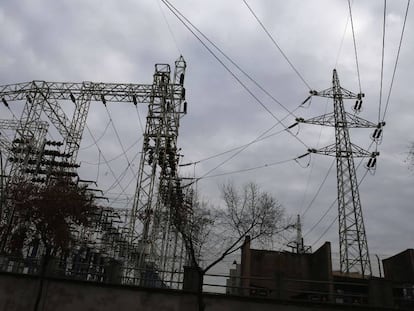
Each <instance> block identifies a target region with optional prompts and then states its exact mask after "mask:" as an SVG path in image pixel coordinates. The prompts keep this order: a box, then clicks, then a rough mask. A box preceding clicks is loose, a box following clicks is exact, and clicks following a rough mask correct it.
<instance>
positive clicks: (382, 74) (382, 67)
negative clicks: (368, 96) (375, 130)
mask: <svg viewBox="0 0 414 311" xmlns="http://www.w3.org/2000/svg"><path fill="white" fill-rule="evenodd" d="M386 14H387V0H384V17H383V22H382V49H381V81H380V94H379V107H378V123H379V122H380V121H381V104H382V83H383V80H384V50H385V21H386V16H387V15H386Z"/></svg>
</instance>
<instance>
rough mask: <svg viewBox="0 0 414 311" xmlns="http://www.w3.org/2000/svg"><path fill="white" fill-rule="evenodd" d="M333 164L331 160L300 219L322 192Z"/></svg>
mask: <svg viewBox="0 0 414 311" xmlns="http://www.w3.org/2000/svg"><path fill="white" fill-rule="evenodd" d="M334 164H335V159H333V161H332V163H331V165H330V166H329V169H328V171H327V172H326V175H325V177H324V178H323V180H322V182H321V184H320V185H319V188H318V190H317V191H316V193H315V195H314V196H313V198H312V200H311V201H310V203H309V205H308V206H307V207H306V209H305V211H304V212H303V213H302V215H301V217H303V216H305V215H306V213H307V211H308V210H309V209H310V208H311V206H312V205H313V203H314V202H315V200H316V198H317V197H318V195H319V193H320V192H321V190H322V187H323V185H324V184H325V182H326V180H327V179H328V176H329V174H330V173H331V170H332V167H333V165H334Z"/></svg>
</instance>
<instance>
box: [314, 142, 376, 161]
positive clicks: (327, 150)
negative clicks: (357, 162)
mask: <svg viewBox="0 0 414 311" xmlns="http://www.w3.org/2000/svg"><path fill="white" fill-rule="evenodd" d="M308 152H310V153H318V154H323V155H328V156H332V157H339V158H349V157H351V156H352V157H354V158H366V157H373V156H377V155H379V153H378V152H374V153H372V152H369V151H368V150H365V149H363V148H361V147H359V146H358V145H355V144H353V143H351V151H347V150H337V149H336V144H331V145H328V146H325V147H322V148H320V149H309V150H308Z"/></svg>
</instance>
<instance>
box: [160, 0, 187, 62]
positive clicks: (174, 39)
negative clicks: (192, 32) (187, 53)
mask: <svg viewBox="0 0 414 311" xmlns="http://www.w3.org/2000/svg"><path fill="white" fill-rule="evenodd" d="M157 3H158V7H159V8H160V11H161V15H162V17H163V18H164V22H165V24H166V25H167V28H168V31H169V32H170V35H171V38H172V39H173V41H174V45H175V47H176V48H177V51H178V54H180V55H183V53H182V52H181V50H180V48H179V46H178V43H177V40H176V38H175V36H174V33H173V31H172V29H171V26H170V23H169V22H168V20H167V16H165V13H164V10H163V9H162V7H161V3H160V0H158V1H157Z"/></svg>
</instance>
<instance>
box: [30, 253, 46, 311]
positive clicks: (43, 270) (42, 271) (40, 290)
mask: <svg viewBox="0 0 414 311" xmlns="http://www.w3.org/2000/svg"><path fill="white" fill-rule="evenodd" d="M49 259H50V248H49V247H47V248H46V254H45V255H44V256H43V261H42V265H41V267H40V283H39V288H38V290H37V296H36V302H35V305H34V308H33V311H38V310H39V304H40V300H41V298H42V293H43V285H44V281H45V274H46V271H47V265H48V263H49Z"/></svg>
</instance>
